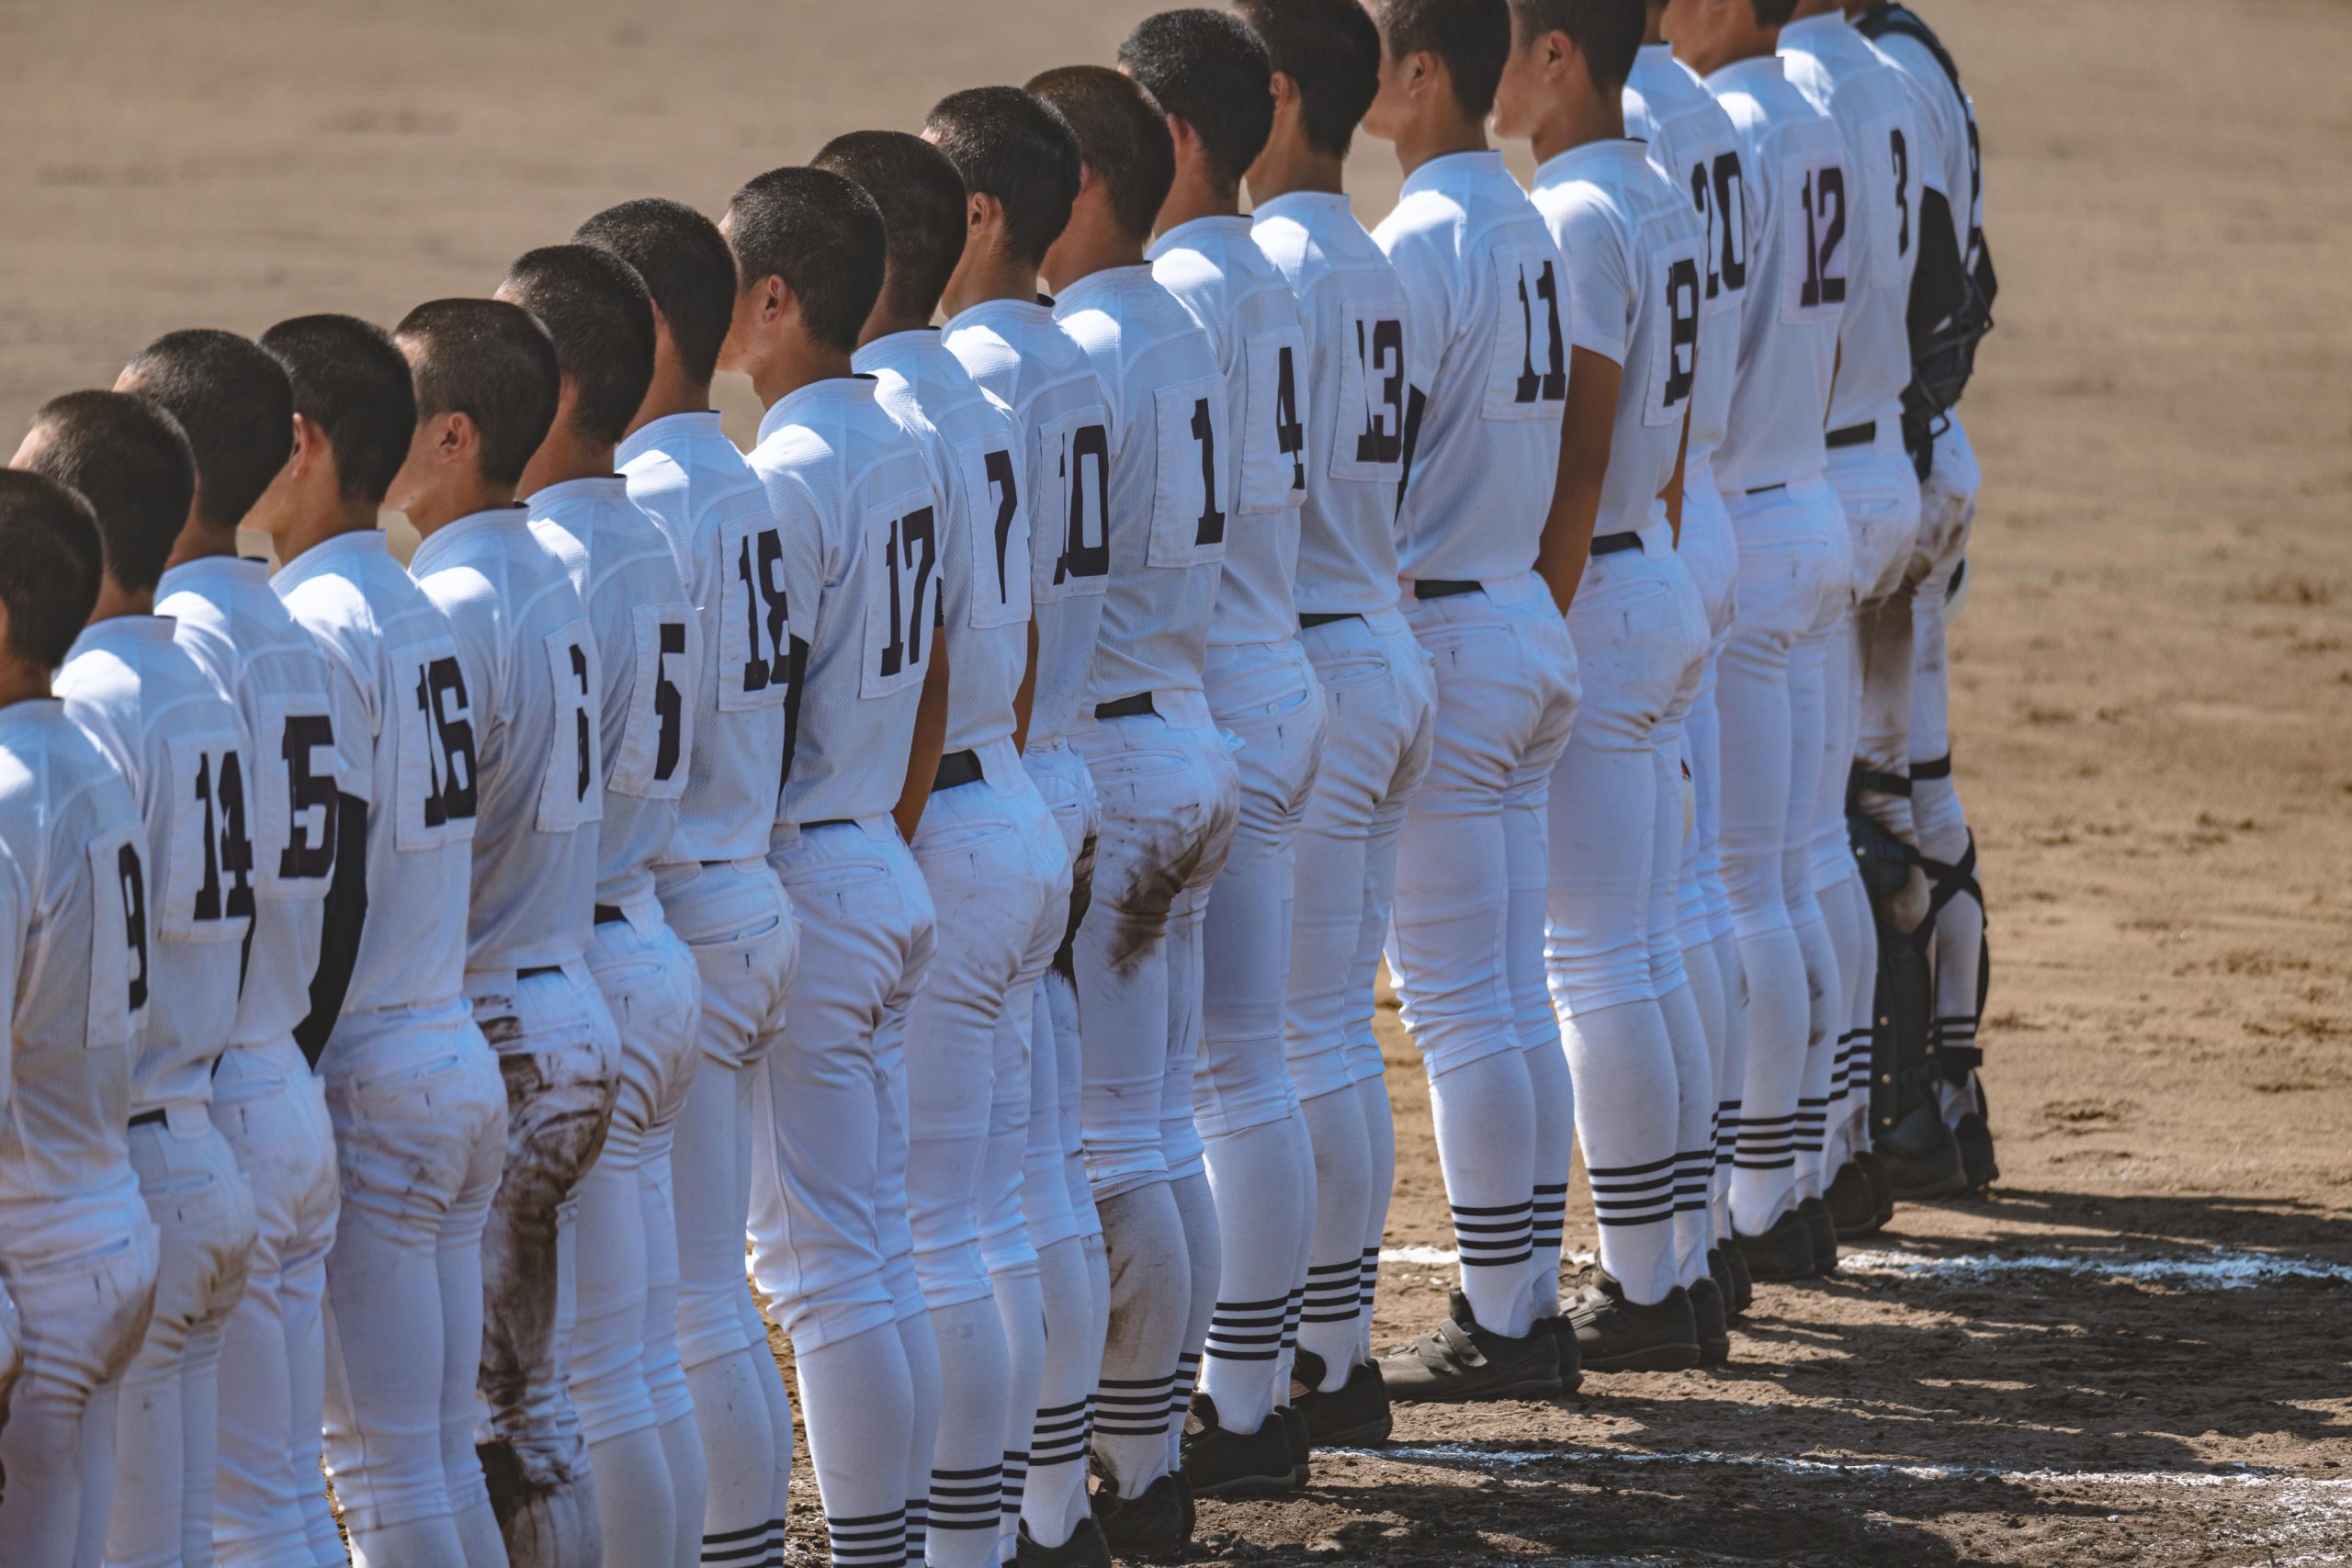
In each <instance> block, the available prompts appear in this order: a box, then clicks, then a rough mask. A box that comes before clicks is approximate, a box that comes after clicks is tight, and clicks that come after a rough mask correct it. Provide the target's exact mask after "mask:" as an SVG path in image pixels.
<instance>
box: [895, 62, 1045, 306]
mask: <svg viewBox="0 0 2352 1568" xmlns="http://www.w3.org/2000/svg"><path fill="white" fill-rule="evenodd" d="M923 129H924V130H928V131H929V132H931V134H932V135H933V136H934V137H936V138H938V141H939V150H940V151H941V152H944V153H946V154H947V159H948V162H950V163H952V164H955V165H956V173H957V174H959V175H963V177H964V188H965V189H966V190H967V191H969V192H971V193H972V194H973V195H975V196H992V197H996V200H997V204H998V205H999V206H1001V207H1002V208H1003V209H1004V228H1005V241H1006V243H1008V244H1010V245H1011V246H1012V249H1013V251H1014V253H1015V254H1016V255H1017V256H1018V257H1019V259H1021V260H1023V261H1025V262H1030V263H1033V264H1034V263H1035V262H1038V261H1041V260H1043V259H1044V257H1045V254H1046V252H1047V251H1049V250H1051V249H1052V248H1053V244H1054V242H1055V241H1056V240H1058V239H1060V238H1061V237H1062V231H1063V230H1064V229H1067V228H1069V209H1070V203H1072V202H1074V201H1076V200H1077V199H1078V179H1079V173H1078V172H1079V165H1080V158H1079V151H1078V132H1076V131H1075V130H1071V129H1070V127H1069V120H1068V119H1066V118H1063V117H1062V111H1061V110H1059V109H1057V108H1056V107H1054V106H1053V105H1051V104H1049V103H1047V102H1046V100H1045V99H1043V98H1041V97H1039V96H1037V95H1036V94H1035V93H1032V92H1027V91H1024V90H1023V89H1022V88H1019V87H968V88H967V89H965V90H964V91H963V92H960V93H950V94H949V95H947V96H945V97H944V98H942V99H940V100H939V102H938V103H936V104H934V105H933V106H932V110H931V114H930V116H929V117H928V118H926V119H925V120H924V122H923Z"/></svg>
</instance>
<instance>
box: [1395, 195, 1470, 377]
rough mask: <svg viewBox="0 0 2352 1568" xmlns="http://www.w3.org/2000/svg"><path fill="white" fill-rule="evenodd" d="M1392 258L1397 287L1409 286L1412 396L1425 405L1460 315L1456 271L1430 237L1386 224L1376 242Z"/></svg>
mask: <svg viewBox="0 0 2352 1568" xmlns="http://www.w3.org/2000/svg"><path fill="white" fill-rule="evenodd" d="M1374 238H1375V239H1377V240H1379V241H1380V244H1381V249H1383V250H1385V251H1386V252H1387V253H1388V260H1389V263H1390V265H1393V266H1395V267H1396V269H1397V281H1398V282H1400V283H1402V284H1403V285H1404V286H1405V378H1406V380H1407V382H1408V383H1409V384H1410V386H1411V388H1412V389H1413V393H1414V395H1415V396H1416V397H1418V398H1420V399H1427V398H1428V396H1429V392H1430V388H1431V387H1433V386H1435V385H1436V383H1437V372H1438V367H1439V366H1440V365H1442V363H1444V359H1445V351H1446V349H1447V347H1448V346H1450V345H1451V344H1453V330H1454V321H1455V320H1456V317H1457V315H1458V314H1459V312H1458V311H1457V310H1456V309H1455V300H1454V298H1453V277H1454V269H1453V268H1452V267H1449V266H1447V265H1445V264H1444V261H1443V258H1442V255H1441V254H1440V252H1439V247H1438V245H1437V243H1436V242H1435V240H1434V239H1433V237H1432V236H1430V234H1429V233H1427V232H1426V231H1422V230H1419V229H1415V228H1401V229H1398V230H1396V231H1391V230H1390V228H1389V226H1388V225H1387V224H1385V223H1384V224H1382V225H1381V227H1380V230H1379V231H1378V232H1377V233H1376V234H1375V235H1374Z"/></svg>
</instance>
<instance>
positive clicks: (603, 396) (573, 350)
mask: <svg viewBox="0 0 2352 1568" xmlns="http://www.w3.org/2000/svg"><path fill="white" fill-rule="evenodd" d="M500 287H501V288H503V290H504V292H505V293H506V294H507V295H508V296H509V297H510V298H512V299H514V301H515V303H516V304H517V305H520V306H522V307H523V309H525V310H528V311H530V312H531V314H533V315H534V316H537V318H538V319H539V325H541V326H543V327H545V328H547V330H548V337H549V338H550V339H551V340H553V342H554V344H555V360H556V365H557V367H559V368H560V370H561V371H562V373H563V375H564V377H565V378H567V379H569V380H570V381H571V383H572V384H573V385H574V386H575V387H577V388H578V389H579V394H578V397H577V399H576V400H574V401H573V403H572V406H571V419H572V423H573V424H574V425H576V426H577V427H578V428H579V430H580V432H581V434H584V435H586V436H587V437H588V438H589V439H591V440H594V441H608V442H613V443H616V444H617V443H618V442H619V440H620V438H621V436H622V435H623V434H626V433H627V432H628V424H629V421H630V420H632V419H634V418H636V417H637V410H638V405H639V404H640V403H642V402H644V401H645V389H646V388H648V387H650V386H651V385H652V384H653V297H652V296H651V295H650V294H649V293H647V292H646V288H645V280H644V279H643V278H641V277H639V276H637V269H636V268H635V267H633V266H631V265H628V263H627V262H625V261H623V260H621V258H620V257H618V256H616V255H615V254H613V253H612V252H610V251H607V250H603V249H601V248H599V247H597V246H594V245H542V246H540V247H539V248H538V249H537V250H536V251H526V252H525V253H524V254H522V255H521V256H519V257H517V258H516V259H515V265H512V266H510V267H508V268H507V269H506V281H505V282H504V283H503V285H501V286H500Z"/></svg>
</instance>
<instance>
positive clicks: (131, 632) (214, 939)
mask: <svg viewBox="0 0 2352 1568" xmlns="http://www.w3.org/2000/svg"><path fill="white" fill-rule="evenodd" d="M56 691H57V694H58V696H59V697H60V698H62V700H63V701H64V704H65V712H66V715H67V716H69V717H71V718H72V719H73V720H74V723H76V724H78V725H80V726H81V727H82V728H84V729H85V730H87V731H88V732H89V735H90V739H93V740H96V742H97V743H98V750H101V751H103V752H105V753H106V754H107V761H110V762H112V763H113V764H114V765H115V767H116V768H117V769H118V770H119V772H120V773H121V774H122V777H123V782H124V783H126V784H129V785H130V796H131V799H132V800H134V801H136V802H137V803H138V806H139V815H140V818H141V823H142V824H143V827H144V830H145V840H144V843H143V847H142V849H141V856H142V859H143V860H144V863H145V866H146V894H147V922H148V930H149V934H150V936H151V938H152V939H153V940H152V945H151V946H150V947H149V948H148V950H147V968H148V974H149V976H150V978H149V987H150V989H151V990H153V992H154V993H155V994H156V995H157V996H159V997H160V998H162V1001H163V1005H162V1006H160V1007H156V1008H153V1009H151V1010H149V1012H148V1015H147V1028H146V1032H145V1033H144V1035H143V1036H142V1037H141V1040H140V1043H139V1045H138V1049H137V1050H136V1052H135V1053H134V1055H133V1060H132V1064H131V1071H130V1109H131V1111H133V1112H134V1113H137V1112H141V1111H153V1110H155V1109H157V1108H159V1107H162V1106H166V1105H204V1104H209V1102H210V1101H211V1099H212V1064H213V1063H214V1062H215V1061H216V1060H218V1059H219V1057H220V1053H221V1052H222V1051H223V1050H225V1049H227V1048H228V1044H229V1031H230V1028H231V1026H232V1025H233V1024H234V1023H235V1022H236V1020H237V984H238V978H239V975H240V973H241V971H242V970H243V966H244V958H245V953H246V951H247V950H246V946H245V943H246V938H247V936H248V935H249V933H250V932H251V931H252V930H253V918H254V840H253V814H252V812H251V811H250V809H249V808H248V807H247V805H246V799H247V796H246V787H245V780H246V779H247V777H249V776H250V774H251V773H252V771H253V762H252V748H251V747H249V746H248V745H247V744H246V742H245V737H244V727H243V725H242V724H240V723H239V722H238V719H237V710H236V709H235V708H233V707H232V706H230V705H229V699H228V698H226V697H224V696H222V695H221V694H220V688H219V687H217V686H215V685H213V683H212V680H211V677H209V676H208V675H206V674H205V672H204V671H202V670H200V669H198V667H197V663H196V660H193V659H190V658H189V657H188V656H187V654H185V653H183V652H181V651H180V649H179V648H178V647H177V646H176V645H175V644H174V642H173V641H172V623H171V622H169V621H167V620H164V619H163V618H162V617H160V616H156V615H119V616H116V617H114V618H112V619H109V620H104V621H100V622H98V623H97V624H96V625H95V626H87V627H85V628H84V630H83V632H82V635H81V636H80V637H76V638H74V647H73V649H72V650H71V651H70V652H69V653H67V654H66V656H65V663H64V666H63V667H62V668H61V669H60V670H59V671H58V672H57V682H56ZM276 956H277V955H276V954H267V955H265V960H264V961H265V962H274V961H275V960H276Z"/></svg>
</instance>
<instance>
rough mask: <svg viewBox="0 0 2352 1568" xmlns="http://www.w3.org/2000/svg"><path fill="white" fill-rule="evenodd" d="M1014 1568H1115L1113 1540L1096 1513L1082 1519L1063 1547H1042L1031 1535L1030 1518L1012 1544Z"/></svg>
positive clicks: (1023, 1524) (1063, 1543)
mask: <svg viewBox="0 0 2352 1568" xmlns="http://www.w3.org/2000/svg"><path fill="white" fill-rule="evenodd" d="M1012 1561H1013V1564H1014V1568H1111V1543H1110V1542H1109V1541H1107V1540H1103V1527H1102V1526H1101V1525H1098V1524H1096V1523H1095V1522H1094V1520H1093V1517H1092V1516H1091V1515H1090V1516H1089V1517H1086V1518H1082V1519H1080V1520H1079V1521H1078V1528H1077V1529H1074V1530H1072V1531H1070V1535H1069V1540H1066V1541H1064V1542H1062V1544H1061V1545H1059V1546H1039V1545H1038V1544H1037V1542H1036V1541H1035V1539H1033V1538H1032V1537H1031V1536H1030V1534H1029V1525H1028V1521H1027V1520H1025V1519H1024V1520H1023V1521H1022V1524H1021V1533H1020V1534H1019V1535H1018V1536H1016V1537H1015V1538H1014V1540H1013V1543H1012Z"/></svg>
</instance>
